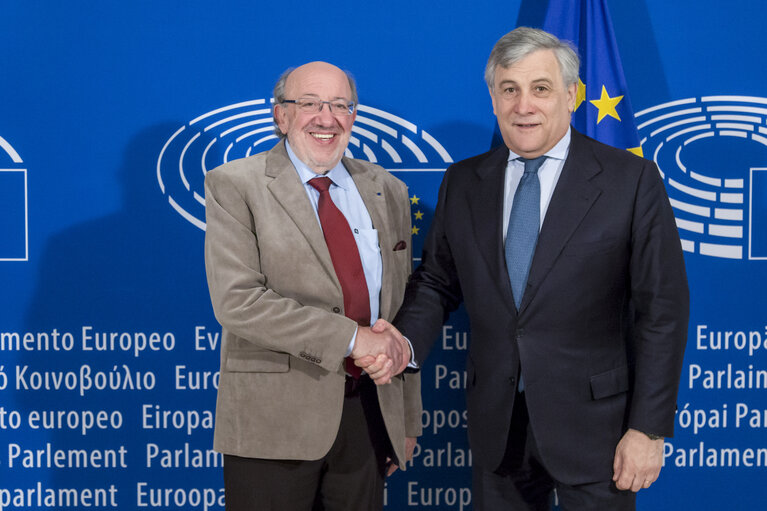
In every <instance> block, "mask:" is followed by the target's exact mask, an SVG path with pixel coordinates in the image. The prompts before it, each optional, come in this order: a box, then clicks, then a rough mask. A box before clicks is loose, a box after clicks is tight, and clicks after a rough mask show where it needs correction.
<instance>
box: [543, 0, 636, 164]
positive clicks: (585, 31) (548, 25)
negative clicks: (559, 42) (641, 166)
mask: <svg viewBox="0 0 767 511" xmlns="http://www.w3.org/2000/svg"><path fill="white" fill-rule="evenodd" d="M543 29H544V30H546V31H547V32H550V33H552V34H554V35H556V36H557V37H559V38H560V39H564V40H567V41H571V42H572V43H573V44H575V45H576V46H577V47H578V53H579V54H580V58H581V69H580V78H579V79H578V94H577V98H576V100H575V113H574V114H573V120H572V123H573V126H575V129H577V130H578V131H580V132H581V133H585V134H586V135H588V136H590V137H592V138H595V139H597V140H599V141H600V142H604V143H605V144H609V145H611V146H614V147H620V148H624V149H627V150H629V151H631V152H633V153H636V154H638V155H640V156H641V155H642V148H641V147H640V145H639V135H638V134H637V128H636V123H635V122H634V111H633V110H632V108H631V102H630V101H629V97H628V90H627V88H626V79H625V78H624V77H623V66H622V65H621V59H620V55H619V54H618V46H617V44H616V43H615V35H614V33H613V25H612V22H611V21H610V14H609V13H608V11H607V5H606V2H605V0H549V7H548V11H547V12H546V19H545V21H544V23H543ZM584 80H585V82H584Z"/></svg>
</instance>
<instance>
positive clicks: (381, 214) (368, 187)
mask: <svg viewBox="0 0 767 511" xmlns="http://www.w3.org/2000/svg"><path fill="white" fill-rule="evenodd" d="M342 161H343V164H344V167H346V170H347V171H349V175H351V176H352V179H353V180H354V184H355V186H356V187H357V191H359V193H360V196H361V197H362V201H363V202H364V203H365V207H366V208H367V210H368V214H370V219H371V220H372V222H373V228H374V229H376V230H377V231H378V246H379V248H380V250H381V264H382V267H383V270H382V275H381V297H380V301H379V304H380V310H379V315H380V316H381V317H389V313H390V312H392V311H390V310H389V309H390V308H391V303H392V287H391V285H387V282H391V278H392V273H391V272H392V268H393V264H394V259H393V257H394V255H393V253H392V249H393V248H394V243H395V241H393V235H394V230H393V226H394V224H393V221H392V218H391V215H390V213H389V208H388V206H387V200H386V199H387V197H386V196H385V189H384V186H383V183H382V182H380V181H379V180H377V179H376V176H375V174H374V173H372V172H370V171H369V170H368V169H367V168H366V167H365V166H363V165H360V164H358V163H357V162H355V161H354V160H352V159H350V158H344V159H343V160H342ZM374 319H375V318H374Z"/></svg>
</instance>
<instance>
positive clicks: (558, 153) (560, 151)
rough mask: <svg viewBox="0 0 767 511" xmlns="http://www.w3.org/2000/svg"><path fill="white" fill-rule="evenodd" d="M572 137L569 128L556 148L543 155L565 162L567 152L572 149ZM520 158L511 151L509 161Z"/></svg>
mask: <svg viewBox="0 0 767 511" xmlns="http://www.w3.org/2000/svg"><path fill="white" fill-rule="evenodd" d="M570 136H571V128H570V126H568V127H567V133H565V136H564V137H562V138H561V139H559V142H557V143H556V145H554V147H552V148H551V149H549V150H548V151H546V152H545V153H544V154H543V155H544V156H546V157H548V158H552V159H554V160H564V159H565V158H567V151H568V150H569V149H570ZM518 158H521V156H519V155H518V154H516V153H515V152H514V151H512V150H511V149H509V161H512V160H516V159H518Z"/></svg>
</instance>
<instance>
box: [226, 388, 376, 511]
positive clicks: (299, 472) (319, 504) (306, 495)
mask: <svg viewBox="0 0 767 511" xmlns="http://www.w3.org/2000/svg"><path fill="white" fill-rule="evenodd" d="M346 394H347V395H346V397H345V398H344V408H343V414H342V417H341V425H340V427H339V430H338V436H337V437H336V439H335V442H334V443H333V446H332V447H331V448H330V451H329V452H328V453H327V454H326V455H325V456H324V457H323V458H321V459H319V460H316V461H294V460H266V459H253V458H240V457H237V456H230V455H225V456H224V488H225V492H226V509H227V511H271V510H274V511H367V510H370V511H378V510H380V509H382V508H383V490H384V481H385V466H386V458H387V456H390V455H391V454H390V453H391V444H390V442H389V439H388V438H389V437H388V435H387V433H386V429H385V426H384V423H383V417H382V416H381V410H380V408H379V406H378V395H377V393H376V388H375V384H374V383H373V382H372V381H371V380H370V378H368V377H367V376H363V377H362V378H361V379H360V380H359V383H358V384H357V385H355V386H354V388H353V389H352V388H351V386H350V385H347V393H346ZM296 420H304V419H303V418H302V417H300V416H298V417H296Z"/></svg>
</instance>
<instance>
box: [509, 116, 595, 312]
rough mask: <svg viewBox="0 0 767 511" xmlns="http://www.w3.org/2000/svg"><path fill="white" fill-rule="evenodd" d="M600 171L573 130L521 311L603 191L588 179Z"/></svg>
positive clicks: (581, 137)
mask: <svg viewBox="0 0 767 511" xmlns="http://www.w3.org/2000/svg"><path fill="white" fill-rule="evenodd" d="M601 171H602V168H601V167H600V166H599V163H598V162H597V160H596V159H595V157H594V155H593V154H592V153H591V151H590V148H589V146H588V145H587V144H586V140H585V138H584V136H583V135H581V134H580V133H578V132H577V131H575V130H574V129H573V130H572V138H571V141H570V150H569V153H568V156H567V160H565V164H564V167H563V168H562V174H561V175H560V176H559V181H558V182H557V185H556V187H555V188H554V194H553V195H552V197H551V202H550V203H549V207H548V210H547V211H546V217H545V218H544V221H543V226H542V227H541V233H540V235H539V236H538V243H537V245H536V248H535V255H534V256H533V262H532V264H531V266H530V275H529V276H528V279H527V284H528V289H527V292H526V293H525V296H524V298H523V300H522V303H521V304H520V307H519V310H520V313H521V312H522V311H524V309H525V307H527V305H528V304H529V303H530V301H531V300H532V299H533V297H534V296H535V293H536V292H537V291H538V289H539V288H540V286H541V283H542V282H543V280H544V279H545V278H546V276H547V275H548V274H549V271H550V270H551V267H552V266H553V265H554V263H555V261H556V260H557V258H558V257H559V254H560V253H561V252H562V250H563V249H564V247H565V245H566V244H567V241H568V240H569V239H570V236H572V234H573V232H575V229H576V228H577V227H578V226H579V225H580V223H581V221H582V220H583V218H584V217H585V216H586V213H588V211H589V209H591V206H592V205H593V204H594V202H595V201H596V200H597V197H599V195H600V194H601V193H602V191H601V190H600V189H599V188H598V187H597V186H596V185H594V184H593V183H592V182H591V181H590V180H591V178H593V177H594V176H595V175H597V174H598V173H600V172H601Z"/></svg>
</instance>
